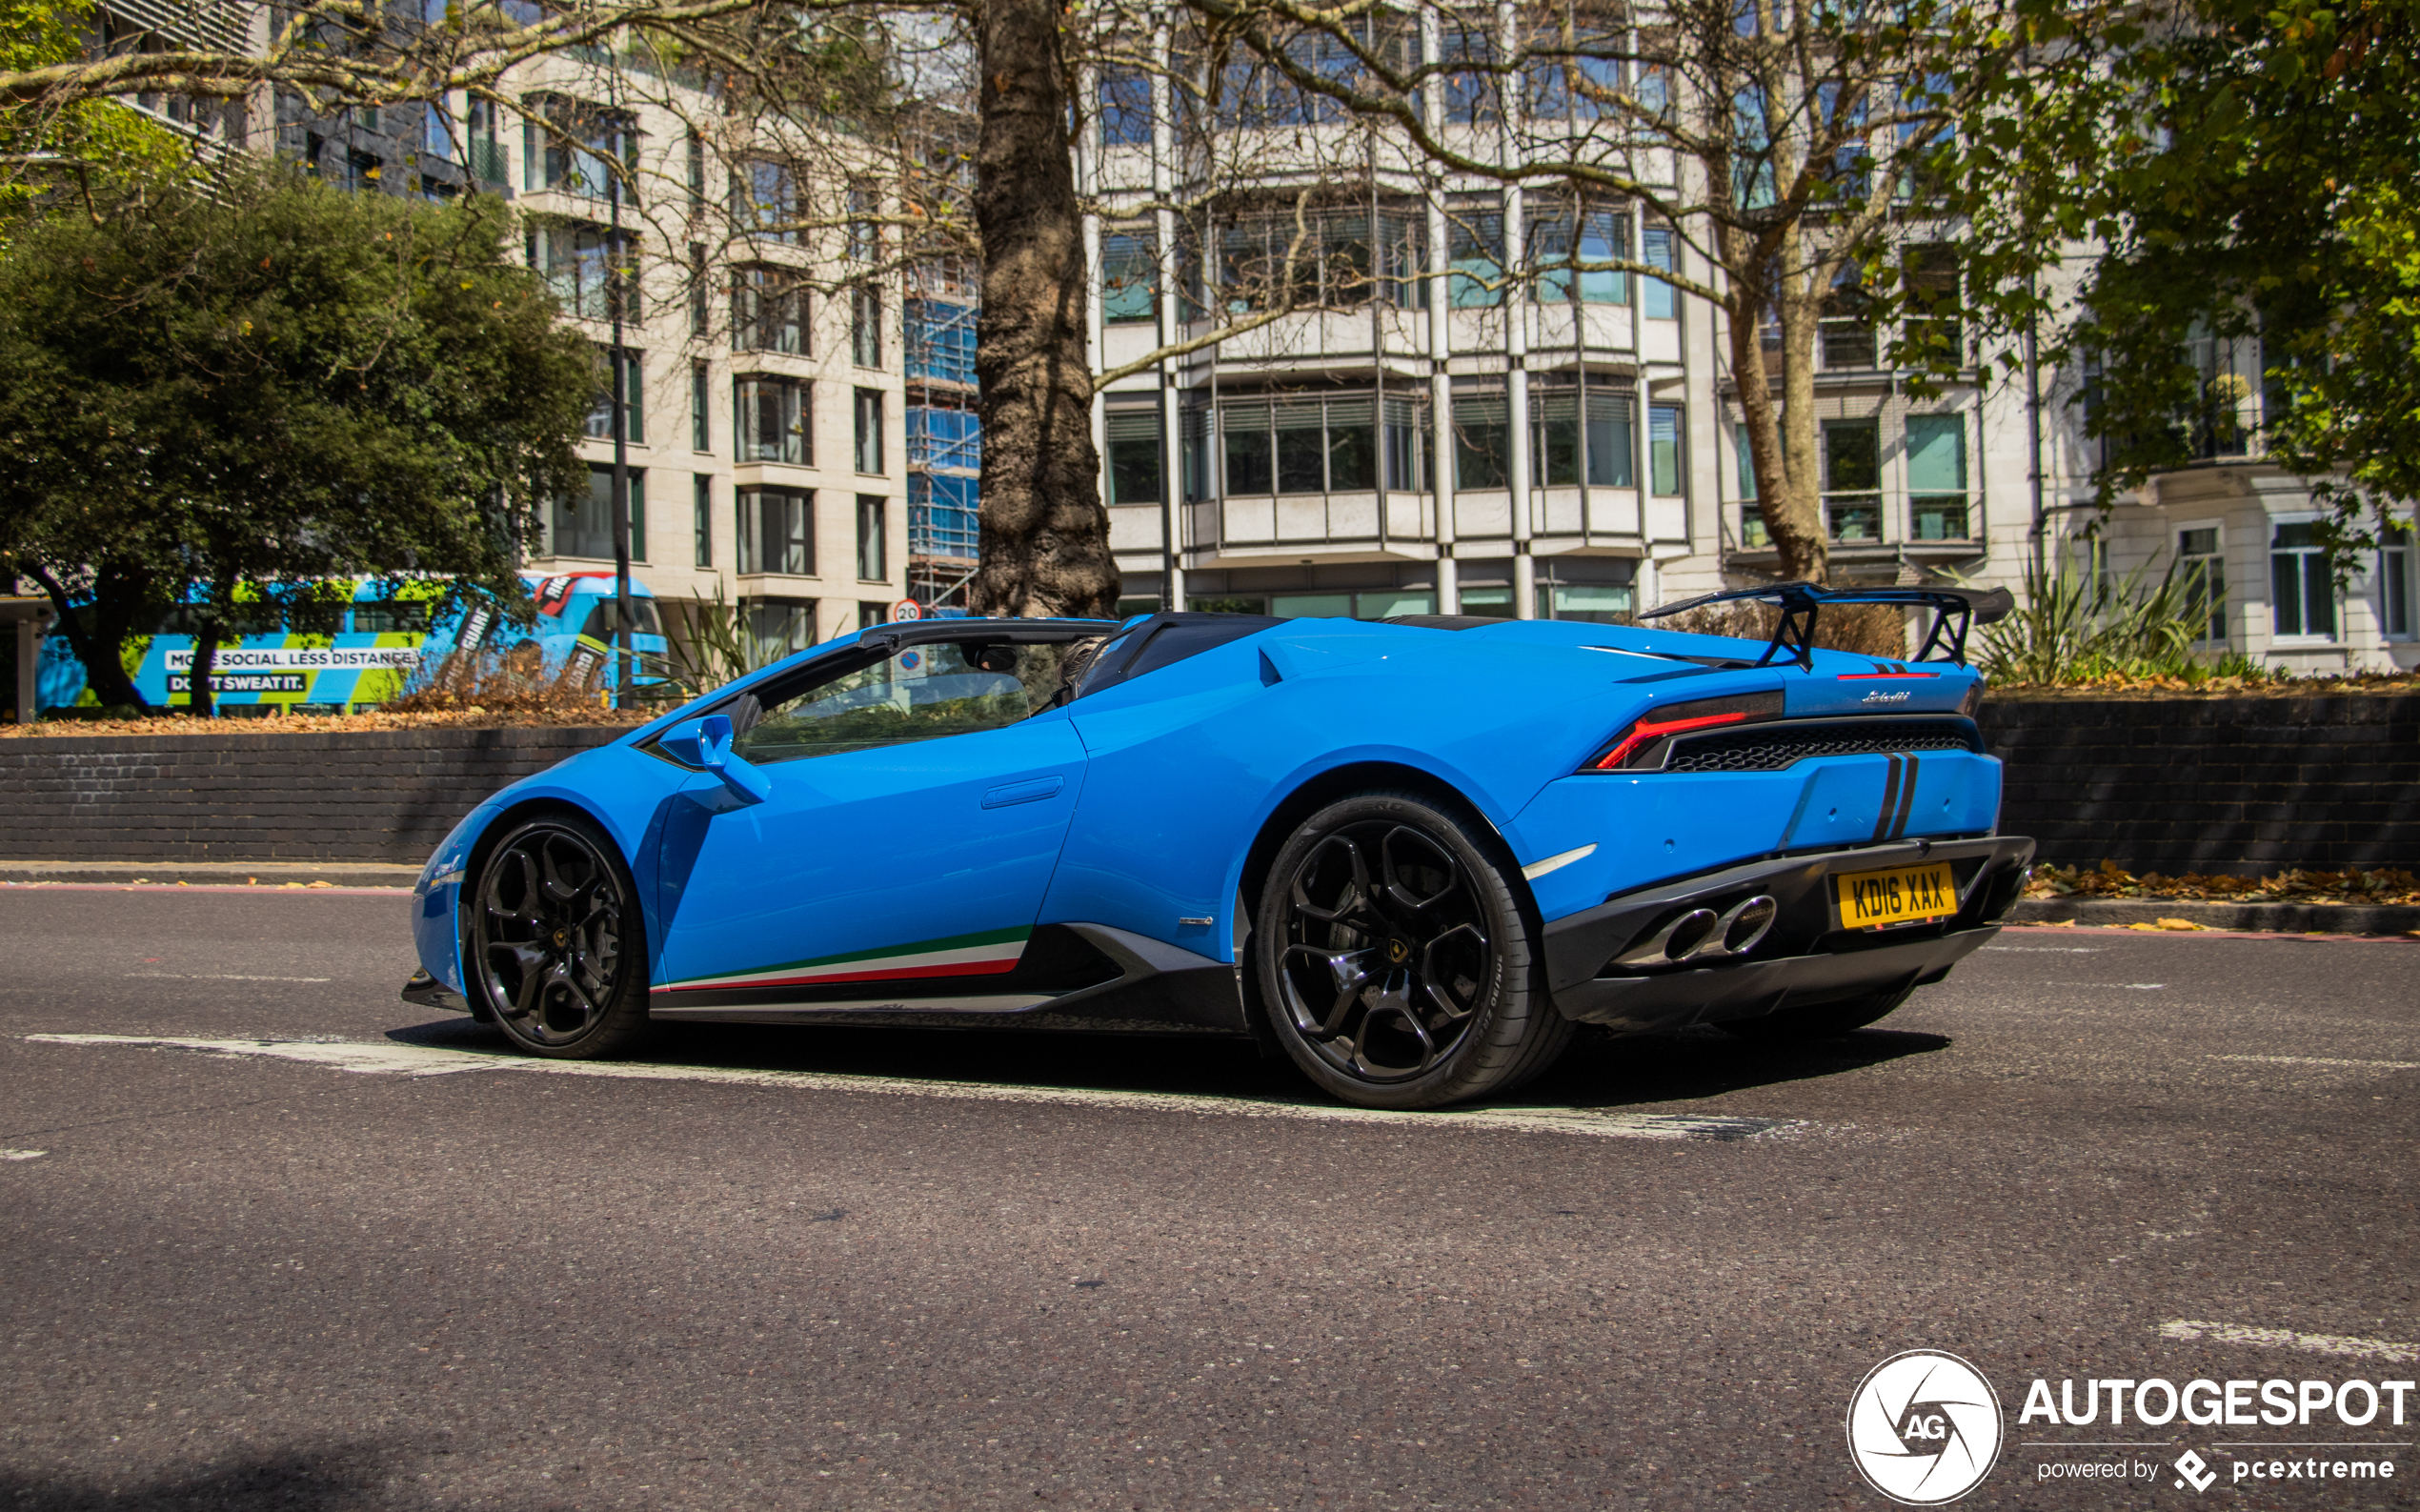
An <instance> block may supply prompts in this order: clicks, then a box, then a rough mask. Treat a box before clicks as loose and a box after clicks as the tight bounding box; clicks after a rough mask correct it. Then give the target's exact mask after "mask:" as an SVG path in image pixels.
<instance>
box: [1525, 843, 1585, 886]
mask: <svg viewBox="0 0 2420 1512" xmlns="http://www.w3.org/2000/svg"><path fill="white" fill-rule="evenodd" d="M1596 854H1597V847H1596V845H1595V843H1594V842H1593V841H1592V842H1590V843H1589V844H1586V845H1583V846H1582V847H1580V849H1578V850H1576V851H1560V852H1557V853H1556V854H1555V855H1553V856H1549V857H1545V858H1544V859H1543V860H1537V861H1532V862H1530V863H1529V864H1528V865H1527V866H1524V867H1523V868H1522V869H1521V875H1522V876H1523V877H1527V878H1529V879H1530V880H1531V881H1533V882H1534V881H1536V880H1538V878H1540V877H1543V876H1545V875H1546V874H1547V873H1548V872H1560V871H1562V870H1563V868H1564V867H1566V866H1569V865H1570V864H1571V863H1572V862H1574V861H1584V860H1586V859H1587V858H1588V857H1591V856H1594V855H1596Z"/></svg>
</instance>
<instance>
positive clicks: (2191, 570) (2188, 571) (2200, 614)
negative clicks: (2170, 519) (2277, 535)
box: [2176, 525, 2227, 646]
mask: <svg viewBox="0 0 2420 1512" xmlns="http://www.w3.org/2000/svg"><path fill="white" fill-rule="evenodd" d="M2219 539H2220V537H2219V528H2218V527H2217V526H2215V525H2202V526H2196V527H2194V528H2193V529H2191V530H2183V531H2179V532H2177V533H2176V575H2177V586H2178V587H2180V588H2182V589H2183V590H2184V593H2185V601H2186V603H2187V604H2188V605H2190V606H2194V607H2195V609H2196V613H2195V615H2194V618H2195V620H2196V622H2197V623H2198V625H2199V626H2200V629H2201V634H2200V635H2195V636H2194V637H2193V639H2194V640H2195V641H2196V642H2198V643H2199V644H2202V645H2205V646H2224V645H2226V644H2227V557H2226V555H2225V554H2224V553H2223V552H2221V551H2220V549H2219Z"/></svg>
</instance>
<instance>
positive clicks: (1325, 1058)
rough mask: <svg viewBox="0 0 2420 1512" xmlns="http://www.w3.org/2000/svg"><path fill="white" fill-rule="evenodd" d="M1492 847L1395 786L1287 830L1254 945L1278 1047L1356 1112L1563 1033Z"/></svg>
mask: <svg viewBox="0 0 2420 1512" xmlns="http://www.w3.org/2000/svg"><path fill="white" fill-rule="evenodd" d="M1501 853H1502V845H1501V844H1500V843H1499V842H1497V841H1496V839H1495V837H1493V836H1492V835H1487V834H1484V833H1482V832H1476V831H1475V827H1474V826H1472V825H1471V824H1469V823H1468V822H1466V821H1465V820H1463V819H1462V818H1461V817H1459V816H1456V815H1453V814H1450V813H1447V812H1445V811H1443V810H1442V809H1440V808H1438V807H1437V806H1435V805H1433V804H1431V803H1430V802H1428V801H1427V800H1426V799H1424V798H1422V797H1418V796H1414V795H1411V794H1408V793H1368V794H1361V795H1358V796H1353V797H1349V798H1345V799H1343V800H1341V801H1340V802H1337V803H1333V804H1330V805H1329V806H1328V807H1326V808H1324V809H1322V810H1321V811H1320V812H1319V813H1318V814H1315V815H1313V816H1311V817H1310V819H1309V820H1307V821H1306V822H1305V823H1304V824H1303V825H1302V827H1301V829H1298V830H1296V831H1295V832H1294V834H1293V836H1292V837H1290V838H1289V839H1288V840H1287V841H1286V842H1285V845H1284V846H1283V847H1282V848H1281V850H1280V851H1279V852H1278V856H1277V860H1276V861H1275V863H1274V864H1272V865H1271V867H1270V869H1269V880H1268V882H1267V884H1266V885H1265V886H1264V887H1263V889H1262V890H1261V895H1260V916H1259V919H1258V922H1257V924H1256V926H1255V933H1256V935H1257V939H1256V941H1255V945H1254V952H1253V954H1254V956H1255V958H1256V960H1257V962H1258V966H1259V970H1260V993H1261V999H1262V1001H1263V1002H1264V1003H1265V1004H1266V1005H1267V1007H1268V1013H1269V1020H1270V1025H1271V1027H1272V1028H1273V1029H1274V1030H1275V1031H1276V1034H1277V1038H1278V1042H1279V1043H1280V1044H1281V1045H1283V1046H1284V1047H1285V1051H1286V1054H1287V1055H1288V1056H1289V1057H1291V1058H1293V1060H1294V1063H1295V1064H1296V1065H1298V1066H1301V1068H1302V1070H1303V1072H1304V1073H1305V1074H1306V1075H1308V1076H1309V1077H1310V1078H1311V1079H1312V1080H1314V1081H1316V1082H1318V1083H1319V1084H1320V1085H1321V1087H1323V1088H1325V1089H1326V1090H1327V1091H1329V1092H1330V1093H1333V1094H1334V1095H1336V1096H1337V1097H1339V1098H1341V1099H1344V1100H1345V1101H1347V1102H1354V1103H1359V1104H1360V1105H1361V1106H1362V1107H1366V1108H1433V1107H1437V1106H1439V1105H1441V1104H1442V1103H1447V1102H1453V1101H1457V1100H1459V1099H1465V1098H1476V1097H1481V1096H1483V1095H1485V1094H1487V1093H1490V1092H1504V1091H1509V1090H1511V1089H1512V1088H1513V1087H1516V1086H1518V1085H1520V1084H1521V1083H1522V1082H1523V1081H1526V1080H1528V1079H1530V1078H1532V1077H1534V1076H1536V1075H1537V1074H1538V1073H1540V1072H1542V1071H1543V1070H1545V1069H1546V1067H1547V1066H1548V1065H1550V1064H1552V1063H1553V1061H1554V1058H1555V1057H1556V1056H1557V1055H1559V1054H1561V1053H1562V1051H1563V1046H1564V1045H1565V1044H1567V1043H1568V1042H1569V1041H1570V1038H1571V1029H1572V1026H1571V1023H1570V1021H1569V1020H1568V1019H1566V1018H1563V1015H1561V1014H1559V1013H1557V1012H1556V1011H1555V1009H1554V1006H1553V1004H1552V1003H1551V1002H1550V1001H1549V1000H1548V998H1547V995H1546V990H1545V984H1544V982H1543V979H1542V974H1541V970H1540V963H1539V955H1538V951H1537V949H1536V944H1535V941H1536V935H1537V931H1536V927H1535V926H1534V925H1533V924H1532V923H1531V921H1530V920H1529V918H1528V917H1527V914H1526V911H1525V910H1524V908H1523V902H1522V894H1521V892H1520V890H1519V889H1518V888H1517V887H1516V886H1515V885H1514V883H1513V882H1512V880H1511V877H1512V875H1513V873H1514V872H1515V870H1516V868H1514V866H1513V864H1512V860H1511V857H1507V856H1502V854H1501Z"/></svg>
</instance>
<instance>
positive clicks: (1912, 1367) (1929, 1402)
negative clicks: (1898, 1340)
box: [1848, 1349, 2001, 1506]
mask: <svg viewBox="0 0 2420 1512" xmlns="http://www.w3.org/2000/svg"><path fill="white" fill-rule="evenodd" d="M2000 1421H2001V1419H2000V1399H1999V1397H1998V1396H1997V1395H1995V1394H1994V1393H1993V1391H1992V1389H1991V1383H1990V1382H1989V1381H1986V1380H1984V1379H1983V1375H1982V1373H1981V1372H1980V1371H1978V1370H1976V1369H1975V1367H1974V1366H1972V1365H1970V1364H1967V1363H1966V1361H1963V1360H1961V1359H1959V1358H1958V1357H1957V1356H1955V1355H1945V1354H1943V1353H1941V1352H1940V1351H1939V1350H1936V1349H1911V1350H1908V1351H1907V1352H1906V1354H1903V1355H1893V1356H1891V1357H1890V1358H1889V1359H1888V1360H1886V1361H1883V1362H1882V1363H1881V1364H1879V1365H1876V1366H1875V1367H1874V1368H1873V1369H1872V1370H1870V1371H1868V1372H1866V1375H1865V1380H1864V1381H1859V1382H1858V1383H1857V1394H1856V1395H1855V1396H1854V1397H1852V1398H1850V1399H1849V1403H1848V1452H1849V1455H1850V1457H1851V1458H1852V1459H1854V1460H1855V1461H1856V1462H1857V1469H1858V1473H1859V1474H1861V1475H1863V1476H1864V1477H1865V1481H1866V1483H1867V1484H1869V1485H1871V1486H1872V1487H1873V1488H1874V1489H1875V1490H1877V1491H1880V1492H1881V1493H1882V1494H1883V1495H1885V1496H1886V1497H1888V1498H1890V1499H1891V1500H1892V1501H1894V1502H1904V1503H1906V1505H1909V1506H1939V1505H1941V1504H1942V1503H1943V1502H1955V1501H1957V1500H1958V1499H1959V1498H1960V1497H1962V1496H1965V1495H1966V1493H1967V1492H1969V1491H1971V1490H1973V1489H1974V1488H1975V1487H1976V1486H1978V1485H1980V1484H1982V1482H1983V1478H1984V1477H1985V1476H1986V1474H1988V1473H1990V1470H1991V1465H1992V1462H1993V1461H1995V1460H1997V1459H1999V1457H2000Z"/></svg>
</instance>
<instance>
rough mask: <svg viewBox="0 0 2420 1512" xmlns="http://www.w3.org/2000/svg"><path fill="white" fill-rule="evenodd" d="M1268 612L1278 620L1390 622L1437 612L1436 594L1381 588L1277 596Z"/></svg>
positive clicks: (1417, 590) (1271, 602) (1429, 591)
mask: <svg viewBox="0 0 2420 1512" xmlns="http://www.w3.org/2000/svg"><path fill="white" fill-rule="evenodd" d="M1269 613H1270V614H1272V615H1277V616H1278V617H1279V618H1281V619H1390V618H1393V617H1394V616H1395V615H1433V614H1435V613H1437V594H1436V592H1435V591H1434V590H1432V589H1427V588H1381V589H1378V590H1376V591H1374V592H1370V593H1361V594H1277V595H1271V597H1270V599H1269Z"/></svg>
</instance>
